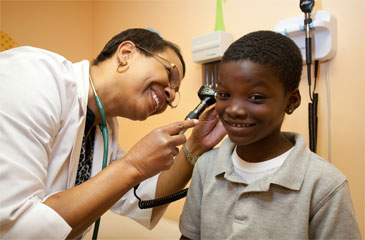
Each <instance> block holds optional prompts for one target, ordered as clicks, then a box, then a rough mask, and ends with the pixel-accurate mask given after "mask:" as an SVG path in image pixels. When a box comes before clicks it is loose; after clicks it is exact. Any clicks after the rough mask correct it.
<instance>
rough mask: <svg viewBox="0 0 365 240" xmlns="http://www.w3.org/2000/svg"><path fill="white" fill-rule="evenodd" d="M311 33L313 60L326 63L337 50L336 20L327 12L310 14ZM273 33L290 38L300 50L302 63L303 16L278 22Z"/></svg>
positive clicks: (303, 53)
mask: <svg viewBox="0 0 365 240" xmlns="http://www.w3.org/2000/svg"><path fill="white" fill-rule="evenodd" d="M310 28H311V32H312V39H313V43H312V53H313V54H312V56H313V60H319V61H320V62H322V61H327V60H331V59H332V58H333V57H334V56H335V55H336V50H337V20H336V18H335V17H334V16H332V15H331V14H330V13H328V12H327V11H323V10H321V11H318V12H315V13H313V14H312V22H311V24H310ZM274 31H275V32H278V33H281V34H283V35H286V36H288V37H290V38H291V39H292V40H293V41H294V42H295V43H296V44H297V46H298V47H299V48H300V50H301V52H302V56H303V61H305V58H306V52H305V26H304V16H303V15H301V16H297V17H293V18H289V19H284V20H281V21H279V22H278V23H277V24H276V26H275V28H274Z"/></svg>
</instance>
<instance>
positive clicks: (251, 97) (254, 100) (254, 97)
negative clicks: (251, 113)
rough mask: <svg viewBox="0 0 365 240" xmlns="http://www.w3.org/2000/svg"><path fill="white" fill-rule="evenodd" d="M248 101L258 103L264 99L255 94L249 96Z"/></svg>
mask: <svg viewBox="0 0 365 240" xmlns="http://www.w3.org/2000/svg"><path fill="white" fill-rule="evenodd" d="M249 99H250V100H251V101H253V102H259V101H261V100H263V99H265V97H264V96H262V95H258V94H255V95H252V96H250V97H249Z"/></svg>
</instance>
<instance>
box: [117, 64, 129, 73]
mask: <svg viewBox="0 0 365 240" xmlns="http://www.w3.org/2000/svg"><path fill="white" fill-rule="evenodd" d="M128 68H129V64H128V62H121V63H119V65H118V67H117V72H118V73H122V72H125V71H127V69H128Z"/></svg>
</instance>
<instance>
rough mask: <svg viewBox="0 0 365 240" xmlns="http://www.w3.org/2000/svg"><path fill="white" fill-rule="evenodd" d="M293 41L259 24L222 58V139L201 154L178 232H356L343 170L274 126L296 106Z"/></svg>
mask: <svg viewBox="0 0 365 240" xmlns="http://www.w3.org/2000/svg"><path fill="white" fill-rule="evenodd" d="M301 71H302V56H301V53H300V50H299V49H298V47H297V46H296V45H295V43H294V42H293V41H292V40H291V39H289V38H287V37H285V36H283V35H281V34H278V33H275V32H271V31H258V32H253V33H250V34H247V35H245V36H243V37H242V38H240V39H239V40H237V41H236V42H234V43H233V44H232V45H231V46H230V47H229V48H228V49H227V51H226V52H225V54H224V56H223V59H222V61H221V66H220V72H219V79H218V86H217V103H216V111H217V113H218V115H219V117H220V119H221V121H222V123H223V125H224V126H225V128H226V130H227V133H228V136H229V138H227V139H226V140H225V141H224V142H223V143H222V145H221V146H220V148H218V149H214V150H211V151H210V152H207V153H205V154H204V155H202V156H201V157H200V158H199V161H198V162H197V164H196V165H195V168H194V173H193V178H192V182H191V185H190V188H189V191H188V197H187V199H186V203H185V206H184V210H183V213H182V216H181V218H180V231H181V233H182V239H209V240H211V239H219V240H222V239H361V235H360V230H359V227H358V225H357V222H356V218H355V213H354V209H353V205H352V201H351V197H350V193H349V188H348V185H347V180H346V178H345V176H344V175H343V174H342V173H341V172H340V171H339V170H338V169H336V168H335V167H334V166H333V165H331V164H330V163H328V162H327V161H325V160H323V159H322V158H320V157H319V156H318V155H316V154H315V153H313V152H311V151H310V150H309V149H308V147H307V146H306V145H305V140H304V138H303V137H302V136H301V135H299V134H297V133H285V132H281V125H282V122H283V120H284V115H285V114H288V115H290V114H292V113H293V111H294V110H295V109H296V108H298V107H299V105H300V100H301V97H300V93H299V90H298V85H299V81H300V78H301Z"/></svg>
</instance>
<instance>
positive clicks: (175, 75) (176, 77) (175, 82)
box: [169, 66, 180, 92]
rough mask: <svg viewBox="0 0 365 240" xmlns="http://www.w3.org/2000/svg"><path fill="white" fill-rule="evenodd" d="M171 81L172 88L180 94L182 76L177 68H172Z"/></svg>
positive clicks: (170, 72)
mask: <svg viewBox="0 0 365 240" xmlns="http://www.w3.org/2000/svg"><path fill="white" fill-rule="evenodd" d="M169 81H170V88H172V89H174V90H175V92H178V91H179V85H180V74H179V70H178V69H177V67H176V66H174V67H172V68H170V71H169Z"/></svg>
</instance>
